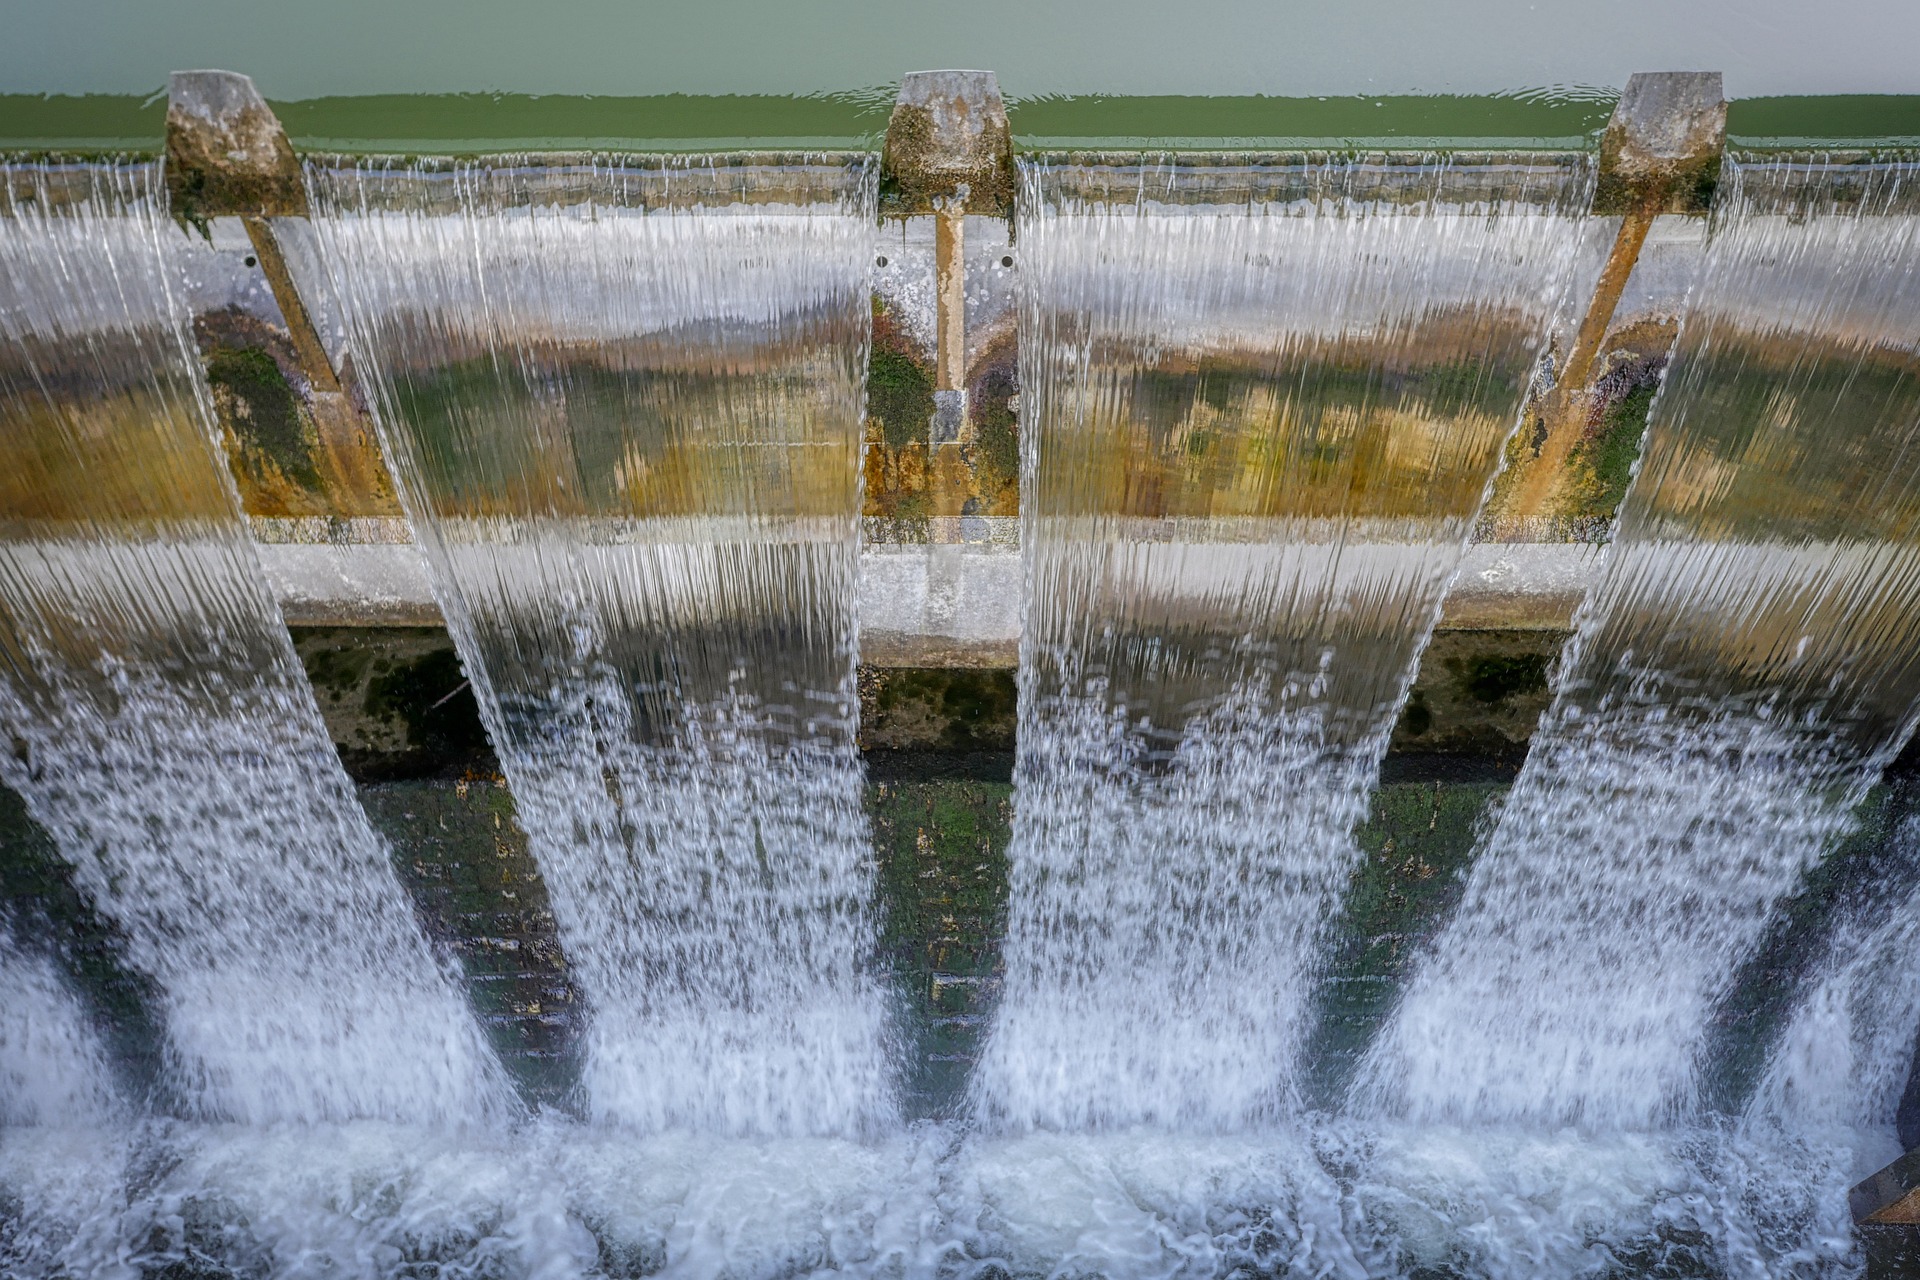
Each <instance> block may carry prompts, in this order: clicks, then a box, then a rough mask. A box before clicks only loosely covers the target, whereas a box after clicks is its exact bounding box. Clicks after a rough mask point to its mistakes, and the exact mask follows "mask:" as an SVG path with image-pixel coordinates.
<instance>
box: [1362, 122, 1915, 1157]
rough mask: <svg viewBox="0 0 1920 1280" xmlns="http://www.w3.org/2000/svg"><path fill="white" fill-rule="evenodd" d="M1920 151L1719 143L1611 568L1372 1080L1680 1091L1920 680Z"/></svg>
mask: <svg viewBox="0 0 1920 1280" xmlns="http://www.w3.org/2000/svg"><path fill="white" fill-rule="evenodd" d="M1914 177H1915V171H1914V168H1913V167H1912V166H1910V165H1892V166H1884V165H1878V166H1876V165H1846V164H1832V165H1829V164H1826V163H1824V162H1820V161H1811V162H1808V161H1799V160H1778V161H1750V162H1741V163H1733V162H1729V164H1728V169H1727V173H1726V175H1725V177H1724V178H1723V187H1722V191H1721V196H1720V199H1719V203H1718V205H1717V208H1716V212H1715V215H1714V216H1715V225H1714V228H1713V234H1712V240H1711V243H1710V245H1709V247H1708V251H1707V256H1706V261H1705V263H1704V264H1703V267H1702V274H1701V277H1700V279H1699V281H1698V283H1697V285H1696V286H1695V289H1694V293H1693V297H1692V300H1691V302H1690V306H1689V311H1688V315H1687V317H1686V319H1685V321H1684V324H1683V328H1682V334H1681V340H1680V344H1679V348H1678V351H1677V353H1676V356H1675V358H1674V364H1673V372H1671V373H1670V374H1669V384H1668V386H1667V387H1666V388H1665V390H1664V392H1663V394H1662V395H1661V397H1660V399H1659V401H1658V403H1657V405H1656V408H1655V411H1654V416H1653V421H1652V423H1651V425H1650V427H1649V430H1648V437H1647V440H1648V443H1647V446H1646V450H1645V452H1644V454H1643V456H1642V460H1641V463H1640V468H1639V472H1638V474H1637V475H1636V477H1635V480H1634V482H1633V487H1632V489H1631V491H1630V492H1629V494H1628V497H1627V499H1626V502H1625V504H1624V506H1623V508H1622V512H1621V518H1620V522H1619V526H1618V529H1617V531H1616V533H1615V537H1614V542H1613V545H1612V547H1611V549H1610V552H1609V554H1608V559H1607V562H1606V565H1605V570H1604V576H1603V577H1602V579H1601V581H1600V582H1599V583H1598V584H1597V585H1596V586H1595V587H1594V588H1593V590H1592V593H1591V594H1590V596H1589V597H1588V600H1587V603H1586V605H1585V606H1584V608H1583V611H1582V613H1581V615H1580V617H1579V620H1578V626H1577V631H1576V636H1575V638H1574V640H1573V641H1572V642H1570V645H1569V648H1568V650H1567V652H1566V653H1565V654H1564V655H1563V657H1562V659H1561V669H1560V674H1559V676H1558V689H1557V692H1556V696H1555V701H1554V705H1553V707H1552V709H1551V710H1550V711H1549V713H1548V714H1547V716H1546V717H1545V719H1544V720H1543V721H1542V723H1541V727H1540V730H1539V732H1538V734H1537V736H1536V737H1535V738H1534V741H1533V746H1532V749H1531V752H1530V754H1529V755H1528V758H1527V763H1526V767H1525V769H1524V770H1523V771H1522V774H1521V776H1520V778H1519V779H1518V781H1517V782H1516V784H1515V786H1514V788H1513V791H1512V793H1511V794H1510V795H1509V797H1508V798H1507V801H1506V804H1505V808H1504V809H1503V811H1502V812H1501V815H1500V818H1499V824H1498V826H1497V828H1496V829H1495V831H1494V832H1493V833H1492V835H1491V836H1490V837H1489V839H1488V841H1487V843H1486V846H1485V848H1483V849H1482V850H1481V851H1480V853H1479V855H1478V858H1477V860H1476V862H1475V864H1474V867H1473V871H1472V874H1471V878H1470V881H1469V883H1468V887H1467V890H1466V894H1465V897H1464V900H1463V901H1462V903H1461V905H1460V908H1459V910H1458V911H1457V913H1456V914H1455V916H1454V917H1453V918H1452V920H1451V921H1450V922H1449V923H1448V925H1447V926H1446V927H1445V929H1444V930H1443V932H1442V933H1441V934H1440V936H1439V938H1438V939H1437V940H1436V942H1435V943H1434V945H1433V948H1432V951H1431V954H1430V956H1429V957H1428V959H1427V961H1426V962H1425V963H1424V965H1423V966H1422V967H1421V968H1420V969H1419V970H1418V972H1417V973H1416V976H1415V978H1414V980H1413V981H1412V983H1411V984H1410V987H1409V989H1408V991H1407V992H1406V994H1405V996H1404V1000H1403V1004H1402V1007H1401V1009H1400V1010H1399V1012H1398V1014H1397V1017H1396V1020H1395V1022H1394V1023H1393V1025H1392V1027H1391V1028H1390V1030H1389V1032H1388V1033H1387V1034H1386V1035H1385V1036H1383V1038H1382V1040H1381V1041H1380V1042H1379V1043H1378V1044H1377V1045H1376V1046H1375V1048H1374V1050H1373V1052H1372V1054H1371V1056H1370V1061H1369V1064H1368V1067H1367V1070H1366V1073H1365V1077H1364V1079H1363V1081H1362V1084H1361V1096H1362V1097H1363V1098H1366V1099H1368V1100H1369V1101H1370V1102H1371V1103H1372V1104H1373V1105H1375V1106H1380V1107H1385V1108H1387V1109H1389V1110H1393V1111H1399V1112H1406V1113H1410V1114H1411V1115H1413V1116H1414V1117H1416V1118H1422V1119H1429V1120H1432V1119H1457V1120H1468V1121H1488V1120H1524V1121H1543V1122H1549V1123H1552V1122H1564V1121H1578V1122H1581V1123H1583V1124H1585V1125H1588V1126H1592V1127H1596V1128H1614V1127H1622V1126H1625V1127H1633V1126H1646V1125H1650V1124H1656V1123H1659V1122H1661V1121H1662V1120H1664V1119H1668V1118H1671V1117H1672V1116H1674V1115H1675V1114H1677V1113H1678V1114H1684V1113H1686V1112H1687V1111H1689V1110H1690V1109H1691V1108H1692V1106H1693V1105H1694V1103H1695V1096H1694V1095H1695V1080H1696V1072H1697V1066H1698V1063H1697V1050H1698V1047H1699V1045H1700V1043H1701V1040H1702V1037H1703V1034H1704V1030H1705V1028H1706V1026H1707V1022H1708V1018H1709V1016H1710V1015H1711V1013H1712V1011H1713V1008H1714V1006H1715V1004H1716V1002H1717V1001H1718V999H1719V997H1720V996H1721V995H1722V994H1723V992H1724V991H1725V990H1726V987H1727V984H1728V983H1729V982H1730V981H1731V979H1732V977H1733V974H1734V971H1735V967H1736V965H1737V964H1738V962H1739V961H1740V959H1741V958H1742V957H1743V956H1744V955H1745V954H1746V953H1747V952H1748V951H1749V950H1750V949H1751V948H1752V947H1753V946H1754V944H1755V943H1756V942H1757V940H1758V937H1759V933H1760V930H1761V928H1762V926H1763V924H1764V923H1765V921H1766V919H1767V916H1768V913H1769V911H1770V910H1771V909H1772V907H1773V906H1774V904H1775V902H1776V901H1777V900H1778V899H1779V897H1780V896H1781V895H1782V894H1783V893H1784V892H1786V891H1787V890H1789V889H1791V888H1792V887H1793V885H1794V883H1795V882H1796V880H1797V879H1798V877H1799V876H1800V875H1801V874H1802V872H1804V871H1805V870H1806V869H1807V868H1808V867H1809V866H1811V865H1812V864H1813V863H1814V862H1815V861H1817V860H1818V859H1819V858H1820V857H1821V856H1822V855H1823V854H1824V853H1825V852H1826V851H1827V850H1828V849H1829V848H1830V847H1831V845H1832V843H1833V841H1834V840H1835V838H1836V837H1837V836H1838V835H1839V834H1840V833H1841V832H1842V831H1843V830H1845V829H1846V828H1847V826H1848V824H1849V821H1850V817H1849V814H1850V810H1851V809H1852V808H1853V806H1854V805H1855V804H1856V803H1857V802H1858V801H1859V799H1860V798H1861V797H1862V795H1863V793H1864V791H1865V789H1866V788H1867V787H1868V786H1870V785H1871V784H1872V782H1873V781H1874V779H1875V778H1876V777H1877V776H1878V775H1879V773H1880V771H1881V769H1882V768H1883V766H1884V765H1885V763H1886V762H1887V761H1888V760H1889V759H1890V758H1891V757H1892V756H1893V755H1894V754H1895V753H1896V752H1897V751H1898V750H1899V747H1900V745H1901V743H1903V742H1904V741H1905V740H1906V738H1907V736H1908V735H1909V734H1910V732H1911V731H1912V727H1913V722H1914V716H1915V711H1916V699H1920V377H1916V376H1915V371H1914V360H1915V346H1914V334H1915V333H1916V331H1917V329H1916V324H1915V320H1916V317H1920V220H1916V217H1915V216H1914V215H1915V212H1916V208H1917V207H1916V205H1915V203H1914V190H1913V184H1914Z"/></svg>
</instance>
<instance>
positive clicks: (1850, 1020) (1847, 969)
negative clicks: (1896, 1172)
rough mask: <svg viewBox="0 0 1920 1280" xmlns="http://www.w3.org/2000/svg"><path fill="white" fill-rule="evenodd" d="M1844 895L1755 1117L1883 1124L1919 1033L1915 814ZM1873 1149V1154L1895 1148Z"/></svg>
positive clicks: (1848, 1125)
mask: <svg viewBox="0 0 1920 1280" xmlns="http://www.w3.org/2000/svg"><path fill="white" fill-rule="evenodd" d="M1890 846H1891V847H1890V848H1888V849H1887V850H1885V851H1884V852H1883V854H1882V858H1883V859H1884V861H1885V862H1886V863H1887V864H1888V865H1887V868H1886V872H1885V874H1884V875H1881V876H1878V877H1875V878H1874V879H1873V880H1872V881H1871V882H1870V885H1869V888H1870V890H1871V892H1869V893H1867V894H1864V895H1862V897H1861V898H1860V900H1858V901H1855V902H1852V903H1849V904H1847V907H1848V908H1850V909H1848V910H1846V911H1845V914H1844V915H1843V917H1842V919H1841V921H1840V923H1839V925H1838V927H1837V928H1836V929H1835V931H1834V935H1833V937H1832V938H1831V940H1830V941H1829V943H1828V946H1827V950H1826V955H1825V956H1824V958H1823V959H1822V961H1821V963H1820V964H1819V965H1818V966H1817V967H1816V969H1815V970H1814V974H1813V980H1812V982H1811V983H1810V984H1809V985H1808V988H1807V990H1806V992H1805V993H1804V995H1803V996H1802V998H1801V1001H1800V1004H1799V1006H1798V1007H1797V1008H1796V1009H1795V1010H1794V1014H1793V1016H1792V1018H1791V1019H1790V1020H1789V1022H1788V1024H1787V1027H1786V1030H1785V1031H1784V1032H1783V1033H1782V1035H1781V1037H1780V1042H1779V1044H1778V1045H1777V1046H1776V1047H1775V1049H1774V1053H1773V1057H1772V1060H1771V1061H1770V1062H1769V1063H1768V1066H1767V1070H1766V1073H1765V1075H1764V1076H1763V1077H1762V1078H1761V1081H1760V1084H1759V1087H1758V1088H1756V1089H1755V1091H1754V1094H1753V1097H1752V1098H1751V1099H1750V1100H1749V1101H1748V1104H1747V1115H1748V1117H1749V1118H1750V1119H1751V1120H1752V1121H1754V1122H1757V1123H1773V1124H1780V1125H1784V1126H1787V1127H1791V1128H1796V1129H1813V1130H1815V1131H1818V1130H1821V1129H1837V1130H1839V1131H1841V1133H1842V1135H1843V1138H1844V1137H1845V1136H1846V1135H1847V1134H1848V1132H1849V1131H1851V1132H1853V1133H1859V1134H1866V1133H1869V1132H1870V1131H1872V1130H1874V1129H1876V1128H1879V1129H1882V1130H1884V1129H1885V1128H1886V1127H1887V1126H1889V1125H1891V1124H1892V1122H1893V1119H1894V1111H1895V1109H1896V1108H1897V1107H1898V1106H1899V1103H1900V1093H1901V1089H1902V1087H1903V1086H1904V1085H1905V1084H1906V1083H1907V1076H1908V1073H1909V1072H1910V1071H1911V1070H1912V1067H1913V1059H1914V1040H1915V1036H1916V1034H1920V883H1916V882H1915V872H1916V870H1920V814H1912V813H1910V814H1908V815H1907V816H1906V818H1905V819H1904V820H1903V821H1902V822H1901V823H1900V825H1899V826H1898V828H1896V830H1895V831H1894V832H1893V835H1892V837H1891V841H1890ZM1888 1145H1889V1146H1892V1150H1890V1151H1885V1150H1883V1151H1880V1152H1878V1163H1880V1164H1885V1163H1886V1162H1887V1160H1889V1159H1891V1158H1892V1157H1893V1156H1896V1155H1898V1154H1899V1148H1898V1146H1897V1145H1893V1144H1888Z"/></svg>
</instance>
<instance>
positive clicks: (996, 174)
mask: <svg viewBox="0 0 1920 1280" xmlns="http://www.w3.org/2000/svg"><path fill="white" fill-rule="evenodd" d="M880 172H881V181H882V188H881V204H882V210H883V212H885V213H888V214H891V215H895V216H910V215H913V214H924V213H932V212H935V211H936V210H939V209H946V208H949V207H951V205H952V204H953V203H954V202H958V204H959V205H960V209H959V210H958V211H960V212H965V213H972V214H981V215H986V216H991V217H1001V218H1006V217H1011V216H1012V215H1013V188H1014V172H1013V132H1012V130H1011V128H1010V127H1009V125H1008V123H1007V105H1006V102H1005V100H1003V99H1002V98H1001V96H1000V79H999V77H998V76H996V75H995V74H994V73H993V72H991V71H913V72H909V73H908V74H907V75H905V76H903V77H902V78H901V80H900V95H899V97H898V98H897V99H896V100H895V101H894V105H893V116H892V118H891V119H890V120H889V121H888V123H887V137H886V142H885V144H884V145H883V147H882V150H881V156H880Z"/></svg>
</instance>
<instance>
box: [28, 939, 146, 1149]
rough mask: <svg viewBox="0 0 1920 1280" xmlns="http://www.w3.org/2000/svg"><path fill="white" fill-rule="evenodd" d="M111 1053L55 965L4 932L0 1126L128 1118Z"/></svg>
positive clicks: (60, 1123)
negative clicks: (120, 1096)
mask: <svg viewBox="0 0 1920 1280" xmlns="http://www.w3.org/2000/svg"><path fill="white" fill-rule="evenodd" d="M118 1093H119V1091H118V1089H117V1088H116V1087H115V1084H114V1079H113V1071H112V1068H111V1066H110V1065H109V1063H108V1060H107V1052H106V1046H105V1045H103V1044H102V1043H101V1041H100V1035H99V1033H98V1031H97V1030H96V1029H95V1028H94V1027H93V1026H92V1025H91V1024H90V1023H89V1022H88V1020H87V1017H86V1014H85V1012H84V1011H83V1010H82V1009H81V1007H80V1004H79V1002H78V1001H77V1000H75V999H74V997H73V993H72V992H71V991H70V990H68V989H67V985H66V983H65V982H64V981H62V979H61V976H60V974H59V972H58V971H57V970H56V969H55V968H54V965H53V962H52V960H51V959H50V958H48V957H47V956H45V955H36V954H34V953H32V952H31V951H29V950H27V949H25V948H23V947H22V946H21V945H20V943H19V941H18V939H16V938H15V937H13V935H12V931H11V930H10V929H7V928H6V927H5V926H0V1125H49V1126H51V1125H90V1124H100V1123H103V1122H105V1121H107V1120H112V1119H118V1118H121V1117H122V1116H124V1114H125V1113H124V1111H123V1110H122V1108H121V1106H120V1102H119V1097H118Z"/></svg>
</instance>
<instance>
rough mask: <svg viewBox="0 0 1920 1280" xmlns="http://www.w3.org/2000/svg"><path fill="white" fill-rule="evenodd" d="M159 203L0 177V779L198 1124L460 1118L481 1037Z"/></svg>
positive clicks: (482, 1081)
mask: <svg viewBox="0 0 1920 1280" xmlns="http://www.w3.org/2000/svg"><path fill="white" fill-rule="evenodd" d="M160 192H161V188H160V186H159V177H158V170H157V168H156V167H155V166H151V165H128V166H111V165H109V166H62V165H49V166H6V167H0V200H4V202H5V204H4V207H0V723H3V724H4V726H5V729H6V731H7V733H8V735H9V742H8V744H7V749H6V750H5V751H0V777H4V779H5V781H6V782H7V784H8V785H10V786H12V787H14V788H15V789H16V790H18V791H19V792H20V794H21V795H22V796H23V797H24V798H25V800H26V804H27V808H28V811H29V812H30V813H31V814H32V816H33V817H34V819H35V820H36V821H38V822H39V823H40V824H41V825H42V826H43V827H44V828H45V829H46V830H47V831H48V832H49V833H50V834H51V835H52V837H53V838H54V840H55V842H56V844H57V845H58V847H59V849H60V851H61V854H62V856H63V857H65V858H66V859H68V860H70V861H71V862H72V864H73V866H74V876H75V881H76V883H77V884H78V885H79V887H80V888H81V890H82V891H83V892H84V893H86V894H88V895H89V896H91V897H92V899H93V900H94V902H95V905H96V907H97V909H98V910H99V911H100V912H101V913H102V914H103V915H105V916H107V917H109V918H110V919H112V920H113V921H114V922H115V924H116V925H117V926H118V927H119V929H120V931H121V932H122V933H123V935H124V937H125V939H126V946H127V960H128V961H129V963H130V964H132V965H133V966H134V967H135V968H137V969H139V970H141V971H142V972H144V973H146V974H147V975H148V976H150V977H151V978H152V979H153V980H154V981H155V984H156V986H157V987H158V988H159V990H160V992H161V1000H162V1009H161V1011H160V1012H161V1016H162V1018H163V1020H164V1022H165V1024H166V1029H167V1056H168V1062H167V1067H166V1070H167V1074H168V1076H169V1086H170V1087H169V1092H170V1093H171V1094H172V1095H174V1096H176V1097H178V1098H180V1099H181V1100H182V1102H183V1104H184V1105H185V1106H186V1107H187V1108H188V1109H189V1110H190V1111H192V1112H193V1113H195V1114H197V1115H200V1116H204V1117H208V1118H215V1119H228V1120H237V1121H244V1122H266V1121H276V1120H317V1119H329V1118H346V1117H355V1116H376V1117H395V1118H412V1119H428V1118H435V1117H463V1116H468V1115H472V1114H474V1113H475V1112H476V1111H477V1110H478V1109H479V1108H480V1107H481V1106H482V1105H483V1102H484V1100H485V1099H486V1098H487V1097H488V1096H490V1089H491V1086H490V1085H489V1083H488V1079H489V1068H488V1067H487V1064H486V1059H485V1057H484V1052H483V1050H482V1049H481V1046H480V1042H479V1039H478V1034H477V1031H476V1029H475V1028H474V1026H473V1025H472V1021H471V1019H470V1018H469V1017H468V1015H467V1012H466V1009H465V1007H464V1005H463V1004H462V1003H461V1001H460V1000H459V998H458V997H457V995H456V994H455V989H454V987H453V986H452V984H451V983H450V981H449V980H448V974H447V973H446V972H445V971H444V970H443V968H442V966H441V965H440V964H438V963H437V962H436V961H435V959H434V957H433V956H432V955H431V954H430V952H429V951H428V948H427V945H426V942H425V939H424V938H423V937H422V936H421V934H420V932H419V930H418V928H417V926H416V925H415V922H414V920H413V917H412V914H411V912H410V910H409V906H408V903H407V900H406V897H405V894H404V893H403V891H402V890H401V887H400V885H399V882H398V880H397V879H396V877H395V875H394V872H393V868H392V866H391V864H390V862H389V860H388V854H387V850H386V847H385V845H384V843H383V842H382V841H381V840H380V839H379V837H378V836H377V835H376V834H375V833H374V832H373V830H372V828H371V827H369V826H368V824H367V821H366V818H365V816H364V815H363V814H362V813H361V811H360V809H359V806H358V804H357V803H356V802H355V800H354V797H353V793H352V790H351V784H350V783H349V782H348V779H347V776H346V774H345V772H344V770H343V769H342V768H341V766H340V762H339V759H338V757H337V756H336V755H335V753H334V749H333V744H332V742H331V740H330V739H329V738H328V735H327V733H326V730H325V727H324V726H323V725H322V723H321V720H320V714H319V710H318V708H317V707H316V706H315V704H314V701H313V694H312V691H311V689H310V688H309V687H308V685H307V682H306V677H305V673H304V672H303V671H302V670H301V667H300V664H299V661H298V659H297V658H296V656H295V654H294V651H293V645H292V642H291V640H290V638H289V636H288V634H287V630H286V627H285V625H284V624H283V623H282V621H281V619H280V613H279V609H278V607H277V606H276V605H275V603H274V600H273V598H272V596H271V595H270V594H269V593H268V590H267V588H266V585H265V579H264V578H263V576H262V574H261V571H260V567H259V564H258V562H257V559H256V557H255V553H254V550H253V546H252V543H251V541H250V539H249V536H248V533H247V529H246V525H245V523H244V520H243V518H242V516H241V515H240V511H239V507H238V500H237V498H236V496H235V493H234V490H233V485H232V481H231V479H230V478H229V477H228V476H227V475H226V472H225V468H224V463H223V460H222V458H221V456H220V453H219V451H218V445H217V444H216V442H215V438H214V436H213V428H212V427H211V425H210V424H211V422H212V415H211V409H210V406H209V405H208V404H207V403H206V399H205V393H204V388H203V387H202V386H201V384H200V382H199V375H198V368H197V362H196V360H195V358H194V356H193V355H192V349H191V347H190V346H189V341H188V337H187V334H186V332H185V326H184V322H183V319H182V316H181V314H180V309H179V308H177V307H176V306H175V305H174V303H173V297H172V290H173V288H174V287H175V286H174V281H175V279H176V278H177V274H178V268H179V260H178V257H177V255H178V254H180V253H182V252H184V251H185V240H184V235H183V233H181V232H179V231H177V230H176V229H174V228H173V227H171V226H170V225H168V223H167V221H166V217H165V212H164V208H163V205H162V196H161V194H160Z"/></svg>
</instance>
